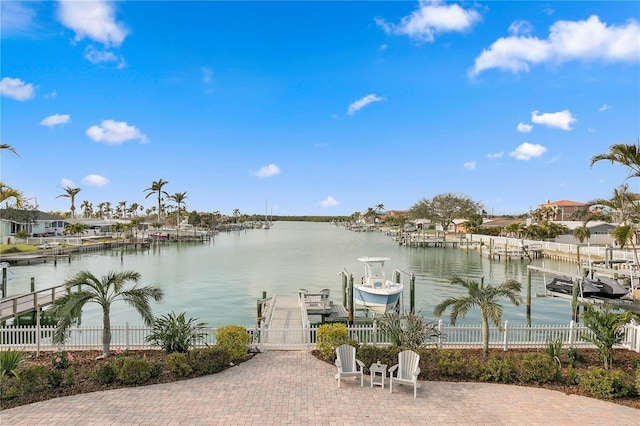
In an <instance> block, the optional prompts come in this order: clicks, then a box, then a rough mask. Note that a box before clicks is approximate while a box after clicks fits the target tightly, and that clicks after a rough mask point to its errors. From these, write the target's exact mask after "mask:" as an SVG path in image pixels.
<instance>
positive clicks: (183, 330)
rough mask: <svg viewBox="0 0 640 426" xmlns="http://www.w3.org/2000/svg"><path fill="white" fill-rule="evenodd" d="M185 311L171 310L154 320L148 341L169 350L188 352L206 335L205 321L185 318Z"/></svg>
mask: <svg viewBox="0 0 640 426" xmlns="http://www.w3.org/2000/svg"><path fill="white" fill-rule="evenodd" d="M185 314H186V313H185V312H182V313H181V314H179V315H176V314H175V313H173V312H171V313H169V314H167V315H163V316H161V317H160V318H156V319H155V320H154V321H153V330H152V331H151V334H150V335H148V336H147V337H146V340H147V342H151V344H153V345H158V346H160V347H162V349H163V350H164V351H165V352H167V353H171V352H182V353H186V352H187V351H188V350H189V349H190V348H191V347H193V346H194V345H195V344H196V343H197V342H198V341H201V340H202V338H203V337H204V336H205V335H206V333H205V332H204V331H203V330H204V328H205V323H203V322H196V321H197V318H189V319H188V320H187V319H186V318H185Z"/></svg>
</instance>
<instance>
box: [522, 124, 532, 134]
mask: <svg viewBox="0 0 640 426" xmlns="http://www.w3.org/2000/svg"><path fill="white" fill-rule="evenodd" d="M531 130H533V126H532V125H531V124H526V123H518V131H519V132H522V133H529V132H530V131H531Z"/></svg>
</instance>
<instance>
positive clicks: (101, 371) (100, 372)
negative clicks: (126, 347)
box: [93, 363, 118, 385]
mask: <svg viewBox="0 0 640 426" xmlns="http://www.w3.org/2000/svg"><path fill="white" fill-rule="evenodd" d="M93 378H94V380H95V381H96V382H98V383H100V384H103V385H108V384H110V383H113V382H115V381H116V379H117V378H118V373H117V372H116V369H115V368H114V366H113V365H112V364H110V363H109V364H102V365H101V366H99V367H98V368H96V369H95V370H94V372H93Z"/></svg>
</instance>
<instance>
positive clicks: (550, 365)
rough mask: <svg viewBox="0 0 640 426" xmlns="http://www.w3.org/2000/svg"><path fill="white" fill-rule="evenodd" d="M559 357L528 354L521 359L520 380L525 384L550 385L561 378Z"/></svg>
mask: <svg viewBox="0 0 640 426" xmlns="http://www.w3.org/2000/svg"><path fill="white" fill-rule="evenodd" d="M556 359H557V356H556V355H554V358H550V354H549V353H547V355H545V354H541V353H528V354H524V355H522V357H521V358H520V366H519V371H518V378H519V379H520V381H521V382H524V383H538V384H542V383H548V382H551V381H553V380H555V379H557V378H558V377H559V374H560V370H559V368H558V363H557V362H556Z"/></svg>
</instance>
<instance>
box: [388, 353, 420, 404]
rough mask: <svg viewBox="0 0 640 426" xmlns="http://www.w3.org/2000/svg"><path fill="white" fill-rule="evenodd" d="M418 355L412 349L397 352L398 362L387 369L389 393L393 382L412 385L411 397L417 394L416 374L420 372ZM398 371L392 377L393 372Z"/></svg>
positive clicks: (391, 390) (418, 385)
mask: <svg viewBox="0 0 640 426" xmlns="http://www.w3.org/2000/svg"><path fill="white" fill-rule="evenodd" d="M419 363H420V355H418V354H417V353H415V352H414V351H402V352H400V353H399V354H398V363H397V364H396V365H394V366H393V367H391V368H390V369H389V393H392V392H393V383H394V382H395V383H398V384H401V385H413V397H414V398H416V397H417V396H418V388H419V387H420V384H419V383H418V375H419V374H420V367H418V364H419ZM396 370H398V373H397V374H396V376H395V377H393V373H394V372H395V371H396Z"/></svg>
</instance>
